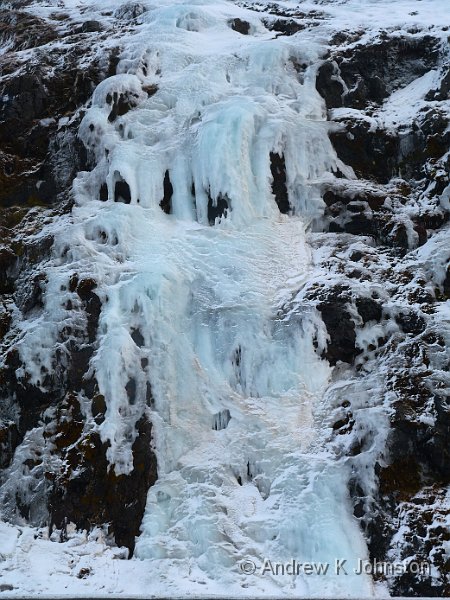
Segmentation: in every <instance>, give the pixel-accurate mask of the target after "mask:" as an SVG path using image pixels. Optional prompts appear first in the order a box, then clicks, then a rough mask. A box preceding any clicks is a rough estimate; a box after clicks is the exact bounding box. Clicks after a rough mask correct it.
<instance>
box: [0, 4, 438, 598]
mask: <svg viewBox="0 0 450 600" xmlns="http://www.w3.org/2000/svg"><path fill="white" fill-rule="evenodd" d="M29 4H30V3H29V2H27V1H25V0H23V1H13V2H10V3H8V6H9V8H8V9H2V10H0V39H1V40H2V50H3V51H2V53H0V98H1V99H2V100H1V103H0V148H1V150H0V350H1V361H0V472H1V474H0V502H1V503H2V508H3V510H4V514H5V517H7V518H9V519H10V520H11V521H15V522H24V521H26V522H29V523H31V524H32V525H35V526H42V525H46V526H48V527H49V528H50V530H53V529H56V530H57V532H58V536H59V539H60V540H64V539H65V538H66V535H67V530H68V527H69V524H70V523H73V524H75V526H76V527H77V528H78V529H86V530H88V531H89V530H91V529H92V528H93V527H94V526H102V527H104V530H105V532H106V533H107V534H108V535H110V536H111V537H113V538H114V541H115V543H116V544H117V545H120V546H125V547H127V548H128V550H129V556H131V555H132V554H133V550H134V546H135V539H136V536H138V535H139V532H140V527H141V522H142V518H143V514H144V509H145V503H146V498H147V493H148V490H149V488H150V487H151V486H152V485H153V484H154V483H155V481H156V480H157V476H158V474H157V464H156V458H155V454H154V451H153V448H152V424H151V421H150V417H149V414H151V413H150V411H149V410H148V407H150V406H151V405H152V402H153V398H152V393H151V387H150V385H149V384H147V388H146V394H144V395H145V398H144V399H143V407H142V409H139V410H138V411H135V413H133V415H132V419H131V421H132V423H131V434H130V435H131V438H132V443H131V448H132V469H131V470H130V471H129V472H127V473H123V472H120V469H119V468H117V469H116V467H118V465H115V464H114V463H112V462H111V461H110V460H109V455H108V450H109V447H110V446H109V442H108V441H105V438H104V437H102V424H103V423H104V420H105V412H106V410H107V408H106V407H107V404H108V403H107V402H106V399H105V397H104V396H103V395H102V394H101V393H100V391H99V385H98V381H97V380H96V377H95V369H94V368H93V364H92V359H93V357H94V356H95V352H96V349H97V344H98V339H99V335H101V317H102V307H104V304H105V303H106V302H108V298H107V297H105V296H104V295H102V293H101V292H100V290H99V287H98V281H96V278H95V275H92V277H91V276H89V277H86V276H81V275H79V273H77V272H71V273H67V281H65V282H64V283H63V284H62V285H61V288H60V290H59V291H58V290H56V291H55V290H52V291H51V293H62V292H64V293H66V292H67V293H68V294H69V297H70V299H69V300H68V301H67V303H66V305H65V307H64V310H66V311H67V312H69V313H70V315H71V318H72V320H71V323H70V325H64V327H62V328H61V330H58V331H57V332H56V334H55V335H56V342H55V348H56V351H55V358H54V360H53V362H52V364H50V365H46V364H42V365H41V366H40V374H39V377H40V379H39V384H32V383H31V382H30V378H29V376H28V374H27V372H26V367H27V365H26V361H25V360H24V359H23V358H21V355H20V352H19V349H20V340H21V332H22V329H21V328H22V327H23V328H25V327H27V326H30V324H31V322H32V320H33V319H36V318H39V317H41V316H42V309H43V303H44V299H45V294H46V293H47V290H48V285H49V281H48V277H47V272H48V271H46V269H47V267H48V264H47V260H48V257H49V256H50V253H51V252H52V251H53V244H54V236H53V234H54V231H55V228H56V229H57V228H58V227H61V228H64V223H66V222H67V221H66V219H69V218H70V211H71V209H72V196H71V186H72V183H73V180H74V177H75V176H76V174H77V173H79V172H80V171H83V170H89V169H90V168H91V166H92V155H91V150H90V149H86V148H85V147H84V146H83V145H82V144H81V142H80V140H79V139H78V137H77V131H78V128H79V125H80V122H81V119H82V116H83V115H84V111H85V109H86V107H87V106H88V105H89V103H90V102H91V97H92V93H93V90H94V89H95V87H96V86H97V84H98V83H100V82H101V81H102V80H103V79H105V78H106V77H108V76H111V75H114V74H115V73H116V67H117V64H118V57H119V55H120V48H119V46H118V45H114V44H112V43H111V40H110V37H111V36H112V35H113V34H114V35H115V36H116V38H115V39H120V34H121V32H125V31H127V28H130V27H134V26H137V25H139V24H140V23H141V22H142V19H143V18H144V17H145V13H146V12H147V7H146V6H145V5H144V4H143V3H140V2H128V3H125V4H123V5H121V6H119V7H118V8H117V9H116V10H115V11H114V12H105V14H104V15H103V17H104V20H102V22H99V21H97V20H92V19H88V18H87V17H86V20H84V21H83V20H82V19H81V17H80V19H81V21H80V22H78V21H77V22H74V21H73V20H71V19H69V18H68V15H67V14H66V13H64V12H63V11H59V10H57V9H56V8H55V11H54V12H48V17H46V18H44V17H42V16H40V17H38V16H33V15H32V14H31V12H30V11H27V10H26V8H27V5H29ZM324 6H325V8H326V4H324ZM252 9H253V10H254V11H255V12H261V13H264V14H261V28H262V29H264V30H265V31H268V32H271V34H270V35H272V34H273V36H274V39H275V38H277V37H279V36H290V37H291V36H295V35H296V34H298V33H299V32H301V31H303V30H305V29H314V28H317V27H320V24H321V22H322V21H323V20H324V19H326V18H327V15H326V13H325V12H321V11H310V12H309V13H302V12H300V11H299V10H297V9H295V10H294V9H287V8H283V7H281V6H279V5H273V4H271V5H268V6H265V7H264V6H263V5H261V4H257V5H253V7H252ZM46 14H47V13H46ZM258 18H259V16H258ZM227 23H228V26H229V27H230V28H231V29H232V30H233V31H234V32H236V34H240V35H236V37H237V38H239V39H241V40H243V39H245V40H247V39H249V37H246V38H242V37H240V36H251V35H253V33H254V31H253V29H252V27H253V25H251V24H250V23H249V22H247V21H246V20H244V19H241V18H234V19H230V20H229V21H228V22H227ZM233 35H234V34H233ZM321 35H322V34H321ZM293 39H295V38H293ZM442 39H443V38H442V36H438V35H437V34H436V32H434V33H433V32H432V31H431V30H430V31H428V30H427V31H425V30H424V31H422V30H420V29H418V30H412V31H410V32H407V33H405V32H404V31H403V32H402V33H398V32H396V31H395V30H389V31H384V30H380V31H379V32H378V33H375V34H373V35H371V36H365V35H364V32H363V31H359V30H355V31H341V32H339V33H335V34H334V35H333V36H332V37H331V38H330V39H329V40H328V46H329V51H328V53H327V55H325V56H324V57H323V60H322V62H321V64H320V66H319V68H318V70H317V79H316V88H317V91H318V93H319V94H320V95H321V96H322V98H323V100H324V110H326V111H327V115H328V121H329V125H330V130H329V131H330V139H331V141H332V144H333V147H334V149H335V151H336V155H337V158H338V159H339V160H340V161H341V162H340V163H337V164H338V165H339V164H340V167H339V166H337V167H336V171H335V172H334V174H330V177H328V178H327V179H326V180H324V181H323V182H322V184H321V185H322V190H321V196H322V199H323V205H322V208H323V211H322V214H321V216H320V217H319V218H318V219H316V220H315V221H314V225H313V226H312V230H311V231H310V232H309V234H308V235H309V236H310V245H311V249H312V256H313V262H314V267H315V268H316V271H315V278H314V279H313V280H311V281H307V282H306V283H305V284H304V285H303V286H302V287H301V289H300V290H299V291H298V296H297V297H296V299H295V302H297V303H298V305H299V306H302V308H304V307H305V306H306V307H307V308H308V310H310V312H312V313H314V315H316V317H317V323H319V326H318V328H317V330H318V331H317V338H316V340H315V347H316V351H317V353H318V354H319V355H320V357H321V358H323V359H324V360H326V361H327V362H328V363H329V364H330V365H331V366H332V367H334V375H333V377H335V380H336V381H338V382H340V383H342V382H344V383H345V385H343V386H342V387H341V388H339V389H341V390H342V389H344V390H345V392H342V391H339V389H338V391H336V390H334V389H333V388H331V389H330V391H329V395H328V396H327V401H328V402H329V408H330V427H329V430H330V440H329V443H330V445H331V446H332V447H333V448H334V449H335V450H336V454H337V455H340V456H346V457H348V460H349V464H350V465H351V466H352V468H353V473H354V475H353V476H352V479H351V482H350V485H349V493H350V495H351V497H352V502H353V508H354V515H355V518H356V519H358V520H359V522H360V526H361V528H362V529H363V531H364V532H365V535H366V538H367V542H368V548H369V552H370V555H371V558H373V559H377V560H380V561H385V560H387V561H394V560H404V561H408V560H411V559H417V560H420V561H422V560H423V561H425V562H427V563H429V564H430V565H431V567H432V571H431V572H429V573H425V574H423V573H422V574H415V573H411V572H407V573H404V574H401V575H395V574H394V575H388V576H387V577H385V578H383V577H382V576H380V579H382V580H386V583H387V585H388V586H389V589H390V592H391V593H392V594H393V595H404V596H408V595H411V596H412V595H426V596H436V597H440V596H448V595H450V587H449V583H448V581H449V574H450V560H449V558H448V554H446V548H448V542H449V533H448V529H447V528H446V521H445V520H446V518H447V517H448V512H449V506H448V497H447V493H446V490H447V487H448V484H449V483H450V450H449V440H450V404H449V397H448V389H449V386H450V379H449V375H448V373H449V370H450V369H449V367H450V358H449V353H448V344H449V341H450V331H449V327H448V312H447V313H445V310H447V311H448V308H447V309H446V308H445V307H446V303H447V304H448V300H449V299H450V267H449V266H448V264H449V259H450V247H449V243H448V220H449V214H450V212H449V208H450V204H449V199H450V158H449V152H448V149H449V146H450V128H449V118H450V115H449V108H448V99H449V93H450V69H449V66H448V58H447V57H448V44H445V43H443V42H442ZM113 41H114V40H113ZM268 43H269V42H268ZM292 66H293V68H295V71H296V72H297V74H298V77H299V78H301V77H303V76H304V71H305V69H306V66H305V65H303V64H297V63H296V62H295V60H293V59H292V60H291V59H290V64H289V68H291V67H292ZM140 68H142V70H143V72H144V70H145V69H147V68H148V65H147V64H143V65H141V66H140ZM286 68H288V65H287V67H286ZM430 73H432V77H430V76H429V75H430ZM405 90H406V92H405ZM418 90H419V91H418ZM156 91H157V87H156V86H149V87H147V88H146V89H143V92H145V93H146V94H147V95H148V96H152V95H153V94H154V93H155V92H156ZM402 92H403V93H404V94H405V95H404V96H402V95H401V93H402ZM398 94H400V96H399V95H398ZM144 95H145V94H144ZM402 98H403V100H402ZM107 103H108V104H109V106H110V112H109V115H108V121H109V123H111V124H112V123H114V124H116V125H117V126H118V127H120V117H121V116H123V115H125V114H127V113H128V112H130V111H132V110H133V109H134V108H135V107H136V106H137V103H138V95H136V94H133V92H123V93H115V95H114V94H112V95H109V97H107ZM405 105H407V106H408V107H409V108H410V109H411V110H409V112H408V111H407V112H403V111H402V110H400V109H399V106H400V107H404V106H405ZM411 107H412V108H411ZM411 111H412V112H411ZM118 131H119V130H118ZM95 135H96V132H95V131H92V136H93V138H95ZM121 135H122V133H121ZM93 148H94V145H93ZM269 161H270V172H271V175H272V192H273V197H274V200H275V202H276V204H277V206H278V208H279V211H280V213H281V214H282V215H285V217H282V218H289V217H291V216H292V215H293V209H292V205H291V203H290V201H289V194H290V193H291V190H290V187H289V184H290V179H289V176H288V175H289V174H288V173H287V165H286V160H285V157H284V156H283V154H282V153H281V151H280V153H278V152H275V151H274V152H271V153H270V156H269ZM344 166H346V167H349V168H350V169H351V170H352V171H353V174H354V177H353V176H351V175H349V171H346V170H345V169H344ZM341 168H342V170H341ZM344 170H345V173H344V172H343V171H344ZM170 177H171V172H170V166H169V168H168V170H167V171H166V172H165V177H164V182H163V189H162V193H161V202H160V207H161V209H162V211H164V212H165V213H166V214H169V215H170V214H171V212H172V208H173V207H172V199H173V194H174V187H173V185H172V181H171V179H170ZM97 183H98V187H97V188H96V190H95V193H96V194H98V198H99V199H100V200H102V201H107V200H108V185H107V184H106V183H105V179H104V178H103V179H102V180H101V181H98V182H97ZM173 183H174V185H175V180H173ZM109 193H110V196H111V199H114V200H115V201H117V202H123V203H124V204H130V203H131V201H132V190H131V188H130V185H129V184H128V183H127V182H126V181H125V180H124V179H122V178H121V177H120V176H118V178H117V180H116V181H114V182H113V186H112V187H110V190H109ZM211 193H212V192H211ZM211 193H208V204H207V218H208V222H209V223H210V225H214V224H215V223H217V222H219V221H220V220H221V219H222V218H225V217H226V215H227V213H228V212H229V211H230V210H232V205H231V204H232V200H230V198H228V197H227V196H225V195H219V196H218V197H216V198H212V197H211ZM192 195H193V196H195V189H193V190H192ZM96 235H97V236H98V237H99V238H100V239H104V240H105V241H108V243H111V244H112V245H114V239H113V235H111V236H110V237H108V236H109V234H108V232H106V231H100V232H96ZM59 250H60V251H61V256H63V255H64V253H65V252H66V253H67V252H70V248H63V249H59ZM320 328H322V329H320ZM321 332H322V335H321ZM129 335H130V339H131V340H132V342H133V343H134V344H135V346H136V347H137V348H141V347H142V346H143V345H144V336H143V334H142V332H141V331H139V330H138V329H133V327H130V331H129ZM240 360H241V357H240V350H239V360H237V361H236V362H237V363H238V364H237V366H239V362H240ZM140 365H141V367H142V369H141V370H142V371H145V372H147V371H148V370H149V364H148V360H147V359H145V358H142V359H141V363H140ZM146 370H147V371H146ZM137 388H138V386H137V384H136V380H135V379H133V378H130V380H129V383H128V385H127V388H126V391H127V394H128V398H129V400H130V405H133V404H134V403H135V400H136V397H137V395H138V394H139V393H140V392H139V391H138V389H137ZM141 395H142V394H141ZM230 419H231V415H230V412H229V411H228V409H227V410H225V411H222V412H219V413H217V414H216V416H215V421H214V429H215V430H216V431H220V430H221V429H224V428H226V427H227V426H228V423H229V422H230ZM155 423H156V422H155ZM231 423H233V421H231ZM386 424H387V426H386ZM384 430H386V431H387V432H388V433H387V434H386V435H385V436H384V434H383V435H382V433H381V431H384ZM247 466H248V469H250V467H249V463H247ZM239 479H241V478H240V476H239ZM1 589H2V588H1V586H0V591H1Z"/></svg>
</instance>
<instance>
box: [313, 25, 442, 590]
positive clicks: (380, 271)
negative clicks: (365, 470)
mask: <svg viewBox="0 0 450 600" xmlns="http://www.w3.org/2000/svg"><path fill="white" fill-rule="evenodd" d="M357 40H358V36H357V35H356V37H355V36H354V35H350V34H345V33H341V34H338V35H337V36H336V38H335V39H334V40H332V45H331V48H330V52H329V54H328V56H327V57H326V58H325V60H324V62H323V64H322V66H321V67H320V68H319V70H318V75H317V89H318V91H319V92H320V93H321V95H322V96H323V97H324V100H325V102H326V105H327V108H328V113H329V118H330V119H331V120H332V121H334V122H335V123H336V127H335V129H334V131H333V132H332V133H331V139H332V141H333V145H334V147H335V149H336V152H337V155H338V157H339V158H341V159H342V161H343V162H344V163H345V164H347V165H349V166H351V167H352V168H353V170H354V172H355V174H356V176H357V179H356V180H348V179H345V178H343V177H342V176H341V177H340V178H337V179H336V180H335V181H334V182H333V184H330V185H327V186H326V188H325V190H324V196H323V199H324V202H325V204H326V208H325V211H324V218H325V220H324V230H325V231H329V232H331V233H333V234H334V235H337V236H338V239H339V237H341V238H342V241H341V243H340V244H339V242H338V245H340V252H338V253H336V254H335V255H334V256H332V257H330V262H329V266H330V265H331V269H332V272H333V273H340V275H339V281H340V283H339V285H338V286H335V287H334V288H331V287H330V285H328V286H327V287H325V288H320V289H313V290H311V292H309V297H310V298H313V299H314V301H315V305H316V307H317V308H318V310H319V311H321V316H322V319H323V321H324V323H325V326H326V328H327V332H328V335H329V341H328V345H327V348H326V350H325V351H324V356H326V358H327V359H328V360H329V361H330V362H331V364H336V362H337V361H343V362H344V363H348V364H352V365H354V367H355V368H356V373H357V375H356V378H355V379H354V381H355V382H356V390H359V392H358V393H359V394H362V395H364V394H367V388H365V387H364V384H363V382H362V379H361V378H364V377H369V379H370V380H371V382H372V384H373V385H374V386H375V381H377V382H378V383H377V384H376V385H377V386H379V385H380V380H381V382H382V383H381V386H382V390H379V389H376V387H374V389H372V390H371V391H370V394H371V395H377V394H380V398H381V397H383V398H384V402H386V399H388V406H387V410H386V415H387V417H386V418H387V419H389V426H390V429H389V434H388V436H387V438H386V439H385V440H384V441H383V442H380V443H379V447H378V452H377V453H376V455H375V456H374V459H370V460H374V467H375V468H374V477H373V479H372V480H371V481H372V483H371V484H368V481H367V479H365V478H364V477H363V476H362V475H361V473H360V474H359V475H356V477H355V479H354V480H352V483H351V486H350V492H351V494H352V496H353V499H354V507H355V516H356V517H357V518H358V519H360V521H361V526H362V527H363V528H364V530H365V531H366V535H367V537H368V542H369V550H370V553H371V557H372V558H374V559H377V560H380V561H386V560H406V559H408V558H409V559H410V560H412V559H417V560H423V561H427V562H428V563H431V565H432V568H433V569H434V572H433V573H432V572H431V571H429V572H427V573H425V574H424V573H422V574H412V573H408V572H407V573H403V574H401V575H397V576H395V575H391V576H388V578H387V579H388V584H389V587H390V590H391V593H393V594H394V595H405V596H409V595H416V594H418V595H424V596H446V595H448V594H449V593H450V588H449V583H448V581H449V577H448V576H449V573H450V562H449V559H448V556H447V555H446V554H445V545H446V544H447V543H448V539H449V535H448V530H447V529H446V526H445V516H444V515H445V514H448V506H447V504H446V502H447V501H446V500H445V490H446V487H447V486H448V484H449V482H450V479H449V477H450V472H449V469H448V458H449V456H448V440H449V439H450V429H449V425H450V406H449V404H448V394H447V392H446V390H448V364H449V355H448V341H449V337H448V333H449V332H448V328H447V327H446V326H445V325H444V327H442V323H441V321H440V318H441V317H440V314H442V313H441V310H442V307H443V305H444V304H443V303H445V302H446V300H447V299H448V290H446V287H445V282H446V264H447V263H448V260H449V256H450V247H449V245H448V243H445V242H444V241H443V240H444V236H445V235H448V233H445V231H447V232H448V229H447V228H446V223H447V221H448V217H449V204H448V190H449V189H450V188H449V175H450V168H449V167H450V163H449V158H448V147H449V139H448V125H449V117H450V114H449V111H448V101H447V98H448V95H449V90H450V87H449V82H448V67H446V58H445V57H446V52H447V51H448V48H447V47H444V48H443V47H442V46H441V44H440V43H439V41H438V40H437V39H436V38H434V37H432V36H430V35H427V34H423V35H421V34H420V33H418V32H415V33H414V34H411V35H410V36H409V37H408V36H407V37H402V38H398V37H397V36H395V35H393V34H389V33H387V32H381V33H380V34H379V35H378V37H376V38H375V39H374V41H373V42H372V43H362V42H361V43H358V41H357ZM333 44H335V45H333ZM430 70H434V71H435V72H436V73H437V74H438V76H437V78H436V79H435V80H434V81H433V82H432V83H430V86H429V89H428V90H427V89H425V90H424V91H423V93H422V95H421V96H420V99H419V101H420V107H418V110H417V112H416V113H415V114H414V116H413V117H410V116H408V117H407V118H405V117H402V114H401V111H400V112H399V111H398V110H397V112H396V109H395V107H393V105H392V103H390V97H391V95H392V94H393V93H395V92H397V93H398V91H399V90H401V89H404V88H406V86H408V85H410V84H413V82H416V81H417V80H418V78H421V77H422V78H423V77H426V73H428V72H429V71H430ZM413 85H414V84H413ZM409 89H414V88H409ZM404 101H405V103H408V102H411V98H410V97H408V95H406V96H405V100H404ZM388 110H393V111H394V114H389V113H388ZM346 234H350V235H351V237H345V236H346ZM328 235H330V233H328ZM427 241H428V243H427ZM328 243H329V244H330V246H332V245H333V242H328ZM374 244H375V247H376V249H375V247H374ZM425 244H427V245H426V246H425V247H424V251H423V252H422V251H420V250H419V251H418V250H415V249H416V248H418V247H421V246H424V245H425ZM434 244H436V246H434V247H435V248H436V250H435V252H436V253H437V255H436V260H434V259H433V258H432V254H433V250H428V251H427V250H425V248H431V249H432V248H433V245H434ZM430 253H431V254H430ZM438 255H439V258H437V256H438ZM362 292H363V296H362ZM370 326H371V327H370ZM369 330H371V334H369V333H368V332H369ZM363 332H367V333H363ZM444 365H446V366H444ZM375 370H379V373H380V375H381V377H378V378H377V379H376V378H375V377H373V373H374V371H375ZM368 405H370V403H369V404H368ZM344 406H345V407H346V408H345V410H343V408H342V407H340V408H339V409H337V411H336V416H335V423H334V425H333V436H335V439H339V442H338V444H339V446H340V447H341V448H342V447H345V448H346V449H345V452H347V453H348V454H349V456H352V457H354V459H353V460H355V461H356V463H357V464H363V463H364V462H365V460H367V457H368V456H369V455H370V453H371V452H373V446H372V449H371V447H370V444H371V443H372V444H374V443H375V437H374V431H373V429H372V425H370V423H365V424H363V422H362V419H361V416H360V415H359V414H358V413H359V412H360V411H361V408H362V407H361V406H358V400H356V399H355V400H354V402H350V403H349V402H345V403H344ZM346 438H348V439H346ZM343 440H344V441H343ZM372 456H373V454H372Z"/></svg>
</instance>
